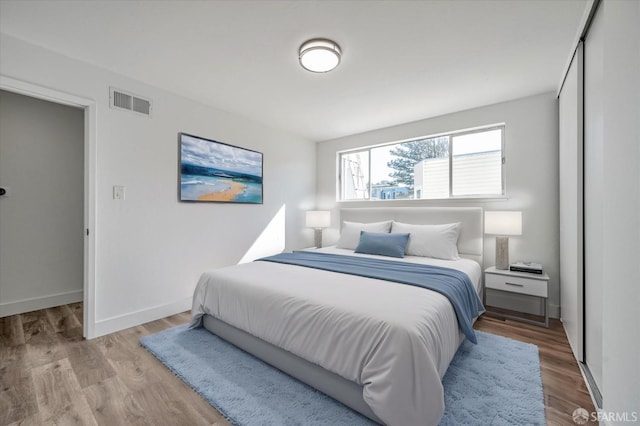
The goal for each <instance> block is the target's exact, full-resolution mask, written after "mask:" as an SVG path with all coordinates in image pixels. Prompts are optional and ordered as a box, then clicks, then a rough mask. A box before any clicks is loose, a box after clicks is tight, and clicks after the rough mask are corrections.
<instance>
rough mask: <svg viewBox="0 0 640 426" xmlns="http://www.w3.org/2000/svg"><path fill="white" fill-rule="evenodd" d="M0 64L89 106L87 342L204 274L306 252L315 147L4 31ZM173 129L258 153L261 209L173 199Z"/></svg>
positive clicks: (185, 299)
mask: <svg viewBox="0 0 640 426" xmlns="http://www.w3.org/2000/svg"><path fill="white" fill-rule="evenodd" d="M0 55H1V57H2V61H1V62H0V74H2V75H3V76H6V77H11V78H15V79H20V80H24V81H27V82H30V83H33V84H36V85H40V86H44V87H49V88H52V89H55V90H57V91H61V92H67V93H71V94H74V95H77V96H80V97H83V98H89V99H93V100H95V102H96V115H97V116H96V143H97V147H96V151H97V154H96V155H97V162H96V172H97V185H96V188H95V190H96V222H97V223H96V225H97V226H96V229H95V230H92V232H94V234H93V235H94V237H95V241H96V283H95V307H96V312H95V322H96V331H95V334H96V335H100V334H104V333H108V332H111V331H114V330H117V329H120V328H124V327H127V326H131V325H134V324H137V323H140V322H142V321H148V320H151V319H155V318H158V317H161V316H165V315H167V314H168V313H171V312H179V311H181V310H185V309H188V308H190V297H191V294H192V291H193V289H194V287H195V284H196V281H197V279H198V277H199V275H200V273H201V272H202V271H204V270H208V269H212V268H217V267H220V266H224V265H231V264H235V263H238V262H239V261H240V260H241V259H243V258H244V260H246V258H245V254H247V253H248V252H251V253H257V254H261V253H268V252H271V251H279V250H281V249H284V248H286V249H293V248H298V247H301V246H305V245H310V243H311V241H312V232H311V230H307V229H305V228H304V217H303V216H304V214H303V212H304V210H306V209H309V208H313V207H314V201H315V200H314V188H315V168H314V165H315V145H314V144H312V143H310V142H309V141H306V140H303V139H301V138H299V137H296V136H292V135H289V134H286V133H283V132H280V131H278V130H276V129H273V128H268V127H265V126H263V125H260V124H256V123H253V122H251V121H249V120H248V119H245V118H243V117H240V116H236V115H232V114H229V113H226V112H223V111H221V110H218V109H215V108H212V107H208V106H205V105H202V104H199V103H196V102H193V101H191V100H188V99H186V98H183V97H181V96H178V95H175V94H172V93H168V92H166V91H164V90H162V89H158V88H155V87H151V86H148V85H146V84H144V83H142V82H139V81H134V80H131V79H128V78H125V77H123V76H120V75H117V74H114V73H112V72H110V71H107V70H105V69H101V68H97V67H94V66H91V65H89V64H87V63H83V62H79V61H76V60H73V59H70V58H68V57H65V56H62V55H59V54H57V53H55V52H52V51H49V50H46V49H43V48H40V47H37V46H34V45H31V44H28V43H26V42H23V41H21V40H18V39H15V38H13V37H9V36H7V35H4V34H2V35H1V38H0ZM109 86H113V87H116V88H119V89H122V90H125V91H129V92H132V93H135V94H137V95H139V96H142V97H147V98H150V99H151V100H152V101H153V114H152V117H151V118H147V117H142V116H138V115H135V114H131V113H129V112H126V111H119V110H113V109H110V108H109V106H108V105H109ZM202 90H213V91H215V90H216V88H215V87H203V88H202ZM180 131H184V132H188V133H191V134H195V135H201V136H204V137H207V138H211V139H216V140H220V141H223V142H226V143H230V144H234V145H239V146H242V147H246V148H249V149H253V150H257V151H261V152H263V153H264V204H263V205H241V204H217V203H210V204H201V203H197V204H188V203H180V202H178V200H177V185H178V158H177V156H178V141H177V133H178V132H180ZM114 185H124V186H125V187H126V199H125V200H124V201H116V200H113V199H112V188H113V186H114ZM283 234H286V235H283ZM258 239H260V241H258V243H257V244H254V243H256V240H258ZM258 246H259V247H258Z"/></svg>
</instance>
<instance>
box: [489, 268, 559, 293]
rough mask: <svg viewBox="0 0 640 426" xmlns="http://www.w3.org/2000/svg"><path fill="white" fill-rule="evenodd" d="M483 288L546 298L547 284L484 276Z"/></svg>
mask: <svg viewBox="0 0 640 426" xmlns="http://www.w3.org/2000/svg"><path fill="white" fill-rule="evenodd" d="M485 287H486V288H492V289H495V290H502V291H510V292H513V293H520V294H530V295H531V296H538V297H545V298H546V297H547V282H546V281H542V280H536V279H532V278H522V277H514V276H508V275H498V274H485Z"/></svg>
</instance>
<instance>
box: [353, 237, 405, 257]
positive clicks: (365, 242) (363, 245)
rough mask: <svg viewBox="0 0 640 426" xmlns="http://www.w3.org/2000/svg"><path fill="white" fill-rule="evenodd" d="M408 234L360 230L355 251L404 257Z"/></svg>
mask: <svg viewBox="0 0 640 426" xmlns="http://www.w3.org/2000/svg"><path fill="white" fill-rule="evenodd" d="M409 235H410V234H401V233H398V234H389V233H386V232H385V233H382V232H367V231H360V243H359V244H358V247H356V253H366V254H378V255H380V256H391V257H404V251H405V250H406V248H407V244H408V243H409Z"/></svg>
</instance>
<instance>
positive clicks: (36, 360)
mask: <svg viewBox="0 0 640 426" xmlns="http://www.w3.org/2000/svg"><path fill="white" fill-rule="evenodd" d="M22 326H23V330H24V340H25V344H26V345H27V353H28V359H29V365H30V366H31V367H37V366H40V365H44V364H49V363H51V362H54V361H57V360H60V359H63V358H65V357H66V356H67V353H66V351H65V350H64V341H62V340H61V339H60V336H59V335H58V334H57V333H56V332H55V329H54V328H53V326H52V325H51V322H50V321H49V318H48V317H47V314H46V312H45V311H44V310H42V311H35V312H29V313H27V314H24V316H23V318H22Z"/></svg>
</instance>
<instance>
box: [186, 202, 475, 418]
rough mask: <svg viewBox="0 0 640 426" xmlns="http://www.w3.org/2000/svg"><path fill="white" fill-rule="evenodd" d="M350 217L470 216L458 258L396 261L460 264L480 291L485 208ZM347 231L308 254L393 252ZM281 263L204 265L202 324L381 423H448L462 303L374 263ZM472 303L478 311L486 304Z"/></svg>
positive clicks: (197, 321) (350, 218)
mask: <svg viewBox="0 0 640 426" xmlns="http://www.w3.org/2000/svg"><path fill="white" fill-rule="evenodd" d="M340 219H341V223H342V224H343V235H346V234H345V232H346V230H345V226H346V224H347V223H348V222H351V223H350V224H349V225H350V226H353V225H351V224H353V223H356V224H358V223H360V224H362V223H367V224H369V223H377V222H385V221H394V222H395V223H399V224H403V223H404V224H414V225H424V224H429V225H439V224H449V223H459V224H460V225H459V227H458V228H457V229H458V232H459V233H458V238H457V252H458V254H459V259H458V260H442V259H435V258H429V257H425V256H405V257H404V258H402V259H393V260H392V261H393V262H395V263H394V265H399V266H398V267H399V268H404V266H405V265H406V269H407V270H409V269H416V268H417V269H416V270H417V272H416V273H417V275H420V272H419V271H421V270H422V269H421V268H432V269H436V270H437V269H438V268H440V267H442V268H450V269H454V270H457V271H461V272H462V274H461V275H464V276H465V277H467V278H468V280H467V281H468V284H467V285H468V286H472V290H470V291H472V292H475V293H474V296H475V297H478V295H479V294H481V265H482V254H483V245H482V244H483V237H482V229H483V224H482V220H483V216H482V209H481V208H472V207H468V208H465V207H460V208H368V209H359V208H358V209H355V208H354V209H341V211H340ZM416 235H417V234H416ZM342 239H343V237H341V241H342ZM341 241H339V242H338V243H339V244H338V247H336V246H333V247H326V248H322V249H317V250H313V251H312V254H308V252H303V253H301V254H300V255H299V256H302V257H304V258H306V257H309V258H312V259H315V258H320V259H321V260H324V259H339V260H341V261H342V260H344V263H345V264H347V263H348V264H351V263H354V264H355V263H359V262H363V265H365V266H363V268H362V269H363V270H364V269H366V270H370V269H371V268H369V267H368V266H367V265H369V264H370V263H371V262H378V263H381V264H382V265H383V266H384V265H386V263H388V259H389V258H388V257H387V256H379V255H372V254H361V253H354V251H353V249H351V248H341V247H340V242H341ZM336 256H337V257H336ZM345 256H346V257H345ZM360 259H362V260H360ZM266 260H269V259H266ZM280 262H281V259H279V260H278V261H271V260H269V261H256V262H251V263H246V264H241V265H236V266H231V267H227V268H221V269H219V270H215V271H211V272H206V273H204V274H203V275H202V276H201V278H200V280H199V282H198V285H197V287H196V290H195V292H194V299H193V308H192V317H193V320H192V324H191V326H192V327H197V326H204V327H205V328H206V329H207V330H209V331H210V332H212V333H214V334H216V335H218V336H220V337H221V338H223V339H225V340H227V341H229V342H231V343H233V344H234V345H236V346H238V347H240V348H242V349H243V350H245V351H247V352H249V353H251V354H253V355H254V356H256V357H258V358H260V359H263V360H264V361H266V362H267V363H269V364H271V365H273V366H275V367H277V368H279V369H281V370H283V371H285V372H287V373H288V374H290V375H292V376H294V377H296V378H298V379H299V380H301V381H303V382H305V383H307V384H309V385H311V386H313V387H314V388H316V389H318V390H320V391H322V392H324V393H326V394H327V395H329V396H331V397H333V398H335V399H337V400H338V401H340V402H342V403H343V404H345V405H347V406H348V407H350V408H352V409H354V410H356V411H358V412H360V413H361V414H363V415H364V416H366V417H368V418H370V419H372V420H374V421H376V422H378V423H381V424H388V425H403V426H404V425H407V426H410V425H437V424H438V422H439V421H440V419H441V417H442V414H443V412H444V396H443V388H442V382H441V379H442V377H443V376H444V373H445V372H446V369H447V367H448V365H449V363H450V361H451V359H452V358H453V356H454V354H455V352H456V350H457V348H458V347H459V345H460V344H461V343H462V342H463V341H464V339H465V338H466V337H465V332H464V331H463V329H464V327H463V325H462V322H465V321H463V320H461V321H460V322H459V321H458V318H461V317H460V313H459V312H458V306H457V305H456V304H455V303H453V304H452V302H451V301H450V300H449V299H447V297H445V296H444V295H442V294H440V293H438V292H436V291H432V290H429V289H425V288H420V287H417V286H415V285H403V284H398V283H395V282H389V281H386V280H383V279H379V278H375V277H371V276H368V274H367V273H365V274H361V275H357V274H356V275H349V274H345V273H341V272H335V271H334V270H326V269H322V268H317V267H307V266H300V265H295V264H289V263H286V262H285V263H280ZM398 262H400V263H398ZM402 262H404V263H402ZM327 263H331V264H332V265H333V264H334V263H336V262H327ZM372 264H373V263H372ZM375 264H376V265H377V263H375ZM331 267H333V266H331ZM376 267H377V266H376ZM384 267H386V266H384ZM458 275H460V273H458ZM465 279H466V278H465ZM478 300H479V298H478ZM454 305H455V306H454ZM480 306H481V304H480ZM473 312H474V317H475V316H477V314H478V313H479V312H481V310H478V309H477V308H475V309H474V310H473ZM466 333H467V336H469V338H473V336H471V335H469V334H468V333H469V331H468V330H466ZM471 333H472V331H471Z"/></svg>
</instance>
